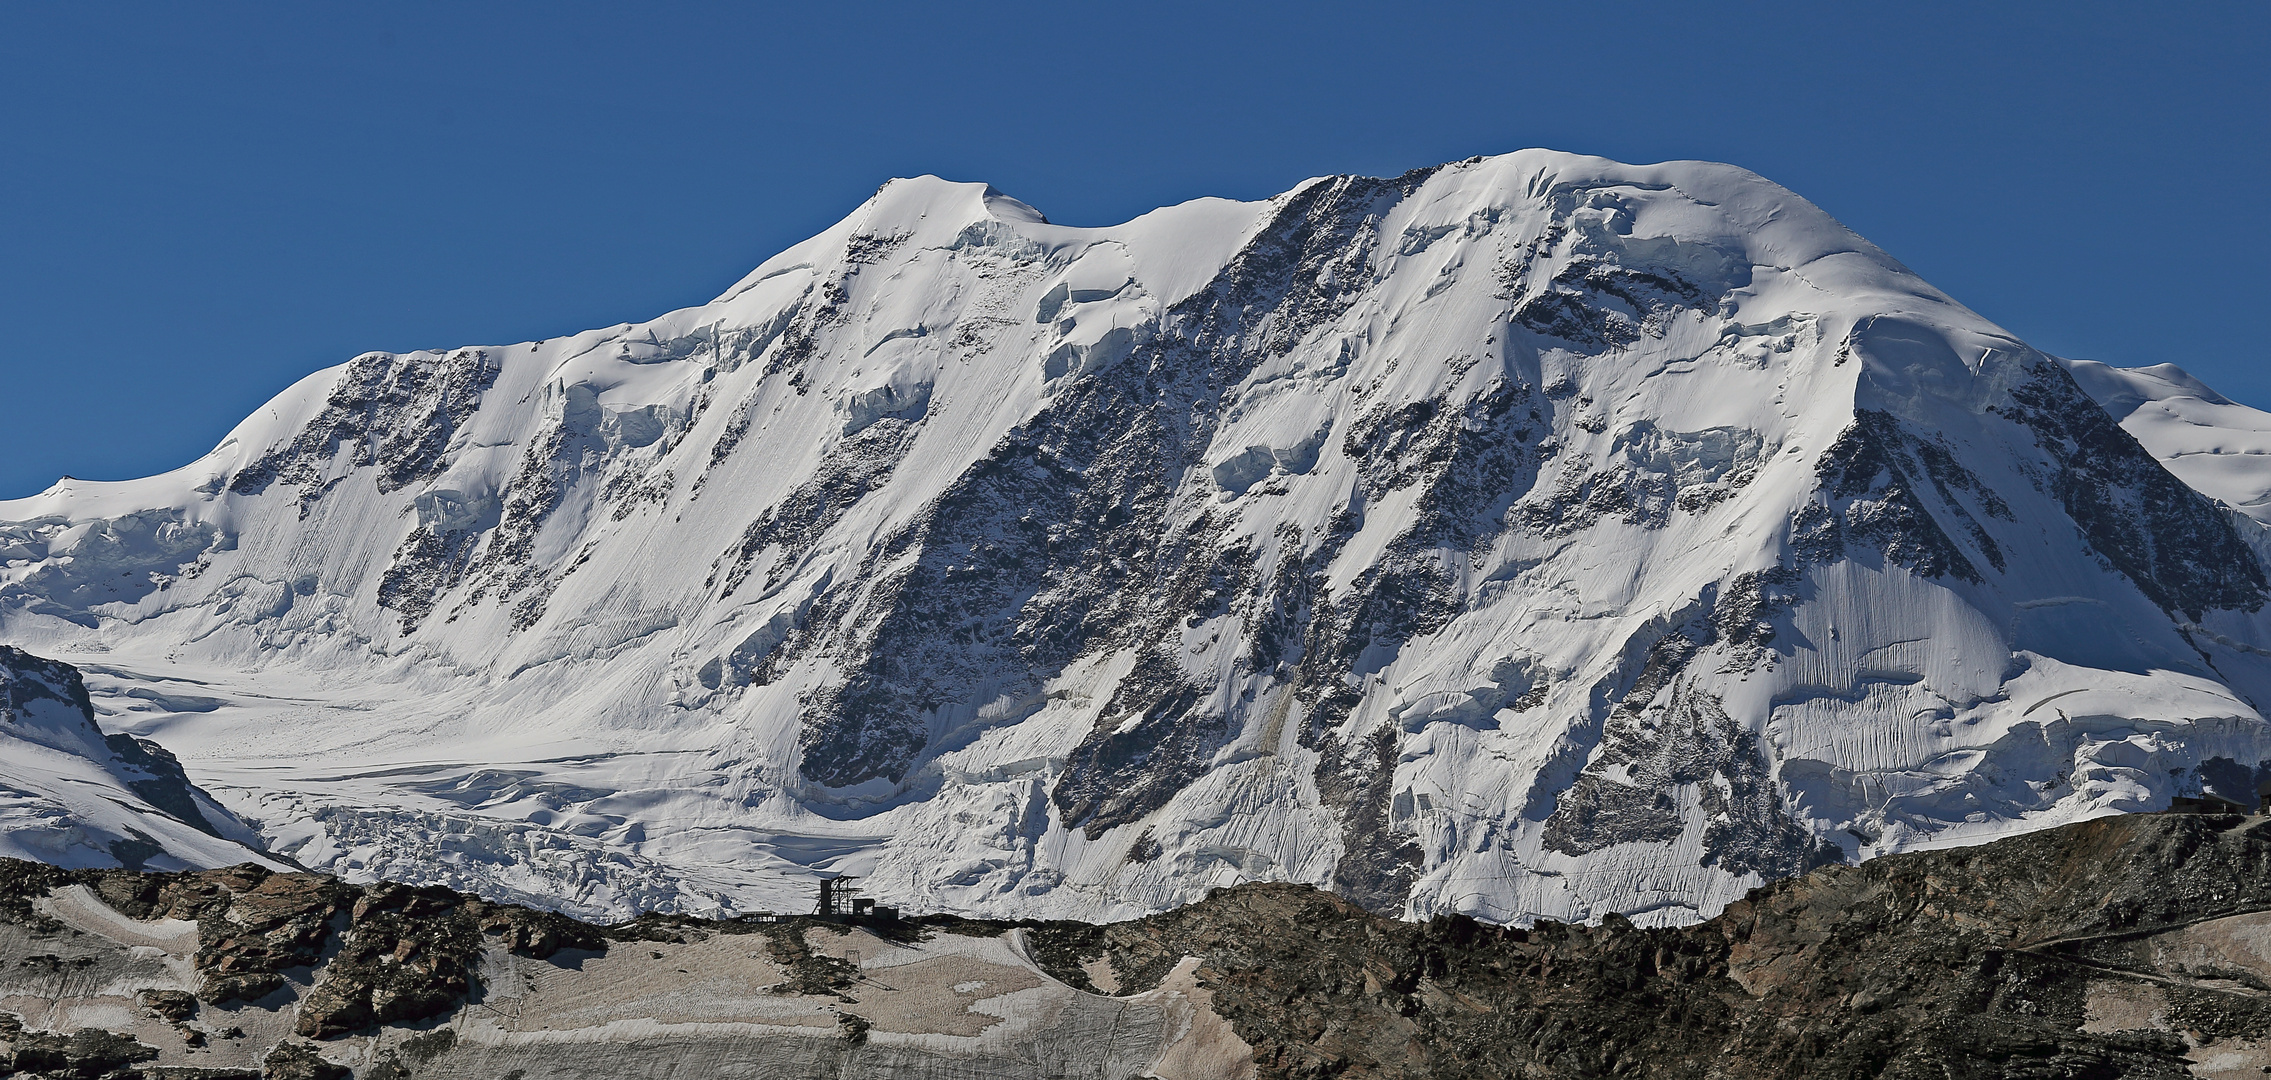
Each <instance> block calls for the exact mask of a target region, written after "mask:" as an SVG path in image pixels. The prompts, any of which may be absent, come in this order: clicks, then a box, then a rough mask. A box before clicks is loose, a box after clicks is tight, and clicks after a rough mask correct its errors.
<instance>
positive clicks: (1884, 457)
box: [1790, 409, 2228, 584]
mask: <svg viewBox="0 0 2271 1080" xmlns="http://www.w3.org/2000/svg"><path fill="white" fill-rule="evenodd" d="M2099 414H2100V415H2101V416H2102V415H2103V414H2104V413H2103V410H2099ZM2109 422H2110V421H2109ZM2116 430H2119V429H2116ZM2123 437H2124V438H2127V436H2126V435H2124V436H2123ZM2132 445H2134V442H2132ZM2140 453H2142V451H2140ZM2147 460H2148V461H2150V460H2151V459H2149V458H2148V459H2147ZM2154 467H2155V468H2156V469H2157V468H2159V466H2158V465H2157V464H2155V465H2154ZM1816 471H1818V472H1819V473H1820V474H1821V478H1822V494H1823V495H1824V496H1826V497H1827V498H1829V499H1830V500H1832V504H1831V505H1832V507H1833V509H1832V510H1831V511H1830V513H1829V514H1828V515H1826V516H1821V517H1816V516H1811V515H1809V514H1808V512H1807V511H1804V510H1801V511H1800V517H1801V518H1803V519H1804V520H1800V521H1793V522H1792V523H1791V530H1790V531H1791V535H1792V538H1793V542H1794V546H1796V547H1798V548H1799V549H1800V552H1801V554H1802V557H1804V558H1806V559H1807V561H1809V562H1827V561H1830V560H1832V559H1835V558H1837V557H1838V556H1839V555H1842V554H1843V553H1844V550H1845V545H1846V544H1847V543H1864V544H1868V545H1870V546H1872V547H1875V548H1876V549H1877V550H1879V551H1882V552H1884V555H1885V558H1886V559H1888V560H1890V561H1892V562H1895V563H1898V564H1900V565H1902V566H1905V567H1908V568H1909V569H1911V570H1914V571H1916V572H1917V573H1919V574H1922V575H1924V576H1926V577H1943V576H1953V577H1958V578H1961V579H1963V580H1965V581H1969V582H1973V583H1975V584H1976V583H1977V582H1978V581H1979V580H1980V577H1979V569H1978V567H1977V566H1976V565H1975V564H1973V562H1972V560H1971V558H1970V557H1969V556H1968V555H1966V554H1965V553H1964V551H1963V549H1962V548H1961V547H1960V546H1958V545H1957V544H1956V542H1955V541H1954V540H1953V539H1952V538H1950V537H1949V536H1948V533H1947V531H1946V530H1945V529H1942V528H1941V527H1940V520H1939V518H1938V517H1937V516H1935V515H1934V514H1933V512H1932V510H1931V508H1929V507H1927V506H1926V505H1925V501H1924V499H1925V496H1924V494H1923V493H1922V489H1921V487H1920V485H1919V484H1918V480H1917V478H1918V477H1923V478H1924V479H1925V480H1927V481H1929V482H1930V484H1931V486H1932V487H1931V490H1932V493H1933V494H1936V495H1938V496H1939V507H1940V509H1941V511H1942V512H1943V513H1945V514H1947V515H1948V516H1950V517H1953V518H1955V519H1956V520H1957V521H1958V522H1960V523H1962V525H1963V526H1964V531H1965V533H1966V534H1967V535H1968V536H1969V537H1970V539H1971V541H1972V544H1973V546H1974V548H1975V549H1976V550H1977V551H1978V553H1979V554H1980V555H1981V556H1982V557H1984V558H1985V559H1986V560H1987V562H1988V564H1989V565H1991V566H1993V567H1994V568H1995V569H1997V570H2001V569H2003V566H2004V559H2003V552H2002V549H2000V548H1998V547H1997V546H1996V544H1995V541H1994V540H1993V539H1992V538H1990V537H1989V536H1988V535H1987V530H1986V529H1984V528H1982V527H1981V526H1980V524H1979V521H1978V519H1977V518H1975V517H1973V516H1972V512H1971V510H1970V509H1968V508H1966V507H1965V505H1964V504H1963V502H1962V501H1960V500H1958V499H1957V497H1956V494H1955V493H1956V492H1957V491H1962V492H1964V493H1965V494H1966V495H1968V496H1970V497H1971V498H1972V499H1973V500H1974V501H1975V502H1976V503H1977V504H1978V505H1979V506H1980V508H1981V511H1982V512H1984V513H1988V514H1992V515H1994V516H1997V517H2003V518H2008V517H2010V510H2009V509H2008V508H2007V507H2006V506H2005V505H2004V503H2003V500H2002V499H2001V498H2000V497H1998V496H1997V495H1996V494H1995V493H1994V492H1992V491H1989V490H1987V488H1986V486H1985V485H1983V484H1981V483H1979V479H1978V477H1976V476H1974V475H1972V473H1971V471H1970V470H1969V469H1966V468H1964V467H1963V465H1962V464H1960V463H1958V462H1957V461H1956V460H1955V457H1954V455H1953V454H1952V453H1951V452H1950V451H1949V450H1948V449H1947V448H1946V447H1943V446H1940V445H1938V444H1936V443H1933V442H1930V441H1927V440H1925V439H1923V438H1922V437H1920V436H1917V435H1915V434H1914V433H1912V432H1910V431H1909V430H1908V428H1907V426H1906V425H1904V424H1903V423H1901V421H1900V420H1899V419H1898V418H1897V417H1894V416H1893V415H1892V414H1891V413H1885V412H1877V411H1874V410H1870V409H1863V410H1861V411H1860V412H1859V413H1857V414H1856V415H1855V416H1854V418H1853V426H1851V427H1849V428H1847V429H1845V432H1844V434H1841V435H1839V436H1838V437H1837V441H1836V442H1835V443H1833V444H1831V445H1830V448H1829V451H1828V452H1827V453H1825V454H1823V455H1822V459H1821V462H1820V463H1819V464H1818V465H1817V466H1816ZM2162 475H2163V476H2166V475H2168V474H2167V473H2166V472H2163V473H2162ZM2171 482H2172V483H2173V482H2174V480H2173V478H2172V480H2171ZM2227 528H2228V527H2227Z"/></svg>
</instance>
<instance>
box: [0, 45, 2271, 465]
mask: <svg viewBox="0 0 2271 1080" xmlns="http://www.w3.org/2000/svg"><path fill="white" fill-rule="evenodd" d="M382 7H383V8H384V9H385V10H383V11H382V10H377V9H379V8H382ZM2266 55H2271V5H2264V4H2260V3H2256V4H2236V3H2235V4H2213V3H2209V4H2189V5H2142V4H2119V5H2116V4H2094V3H2080V4H2056V5H2053V4H2039V5H2020V4H1994V3H1976V2H1974V3H1963V4H1947V5H1930V4H1900V5H1895V4H1870V5H1861V4H1820V3H1809V4H1728V5H1718V6H1712V5H1704V4H1694V3H1688V4H1650V3H1623V4H1615V5H1608V4H1583V3H1567V2H1560V3H1554V4H1508V3H1496V4H1467V3H1441V4H1347V3H1306V4H1294V3H1252V4H1236V3H1225V2H1215V3H1144V4H1119V5H1101V4H1081V3H1071V2H1059V3H1051V4H1037V3H1036V4H995V5H987V6H983V7H980V6H978V5H945V4H920V5H918V4H838V5H799V6H794V7H790V6H780V7H772V6H765V5H756V4H732V5H728V4H657V3H643V4H638V5H618V4H575V3H542V4H534V3H531V4H514V3H493V2H484V3H476V4H466V3H451V4H432V5H417V4H404V3H396V4H388V5H355V6H352V7H350V6H348V5H343V4H292V5H286V4H275V3H260V4H230V3H205V4H198V5H183V4H163V5H160V4H149V5H135V4H83V5H82V4H68V5H66V4H33V3H19V4H11V5H7V6H6V7H4V8H0V328H4V329H0V498H7V497H14V496H20V495H27V494H31V493H33V492H36V491H38V490H40V489H42V488H44V487H46V486H47V485H48V484H49V483H50V482H51V481H52V480H54V479H55V478H56V477H57V476H58V475H60V474H64V473H69V474H72V475H76V476H81V477H88V478H101V479H116V478H123V477H127V476H134V475H141V474H146V473H151V472H157V471H162V470H165V469H169V468H172V467H175V466H178V465H180V464H183V463H186V462H187V461H189V460H191V459H193V458H195V457H196V456H198V455H199V454H201V453H203V452H204V451H205V450H207V449H209V448H210V447H211V446H212V445H213V444H214V443H215V442H216V441H217V440H218V439H219V438H220V436H221V435H222V434H223V433H225V432H226V431H227V430H228V429H229V428H230V427H231V426H233V425H234V424H235V423H236V421H237V420H239V419H240V418H242V417H243V416H244V415H246V414H247V413H249V412H250V411H251V410H252V409H254V408H255V407H257V406H258V405H259V404H260V403H261V402H262V401H264V400H265V399H267V398H268V397H269V396H271V395H272V394H274V393H275V392H276V391H278V390H280V389H282V388H283V387H284V386H286V385H288V384H290V383H291V382H292V381H293V380H295V379H297V378H298V377H300V376H302V375H304V374H306V373H308V372H310V371H313V370H315V369H317V368H320V367H325V366H328V365H331V364H335V363H338V362H341V361H343V360H345V359H347V358H349V357H351V356H353V355H355V354H356V353H359V352H362V351H365V350H369V349H392V350H408V349H413V348H421V347H447V346H454V345H465V344H489V343H502V342H512V341H520V340H525V339H532V338H541V337H550V336H556V335H559V334H563V333H569V332H573V331H576V330H579V329H583V328H587V327H591V326H599V325H606V324H611V323H615V322H621V321H626V320H639V319H645V318H649V317H652V316H654V315H657V314H660V313H662V312H664V311H666V310H669V309H671V308H675V307H680V306H684V305H687V304H694V303H699V302H702V301H705V300H707V299H709V298H710V297H711V296H713V295H714V294H715V293H717V292H718V291H719V290H721V289H722V288H723V287H724V286H726V285H727V284H729V283H731V282H732V281H733V280H734V279H735V278H737V277H739V276H740V275H741V274H742V273H744V272H745V271H747V270H748V269H749V268H751V267H752V266H754V265H756V264H757V263H758V262H759V261H761V260H762V259H764V258H765V257H766V256H767V255H769V254H772V253H773V252H775V251H778V250H779V249H781V248H783V247H785V246H787V245H788V244H791V243H793V242H795V241H797V240H799V239H802V238H803V237H805V236H808V235H810V234H811V233H813V232H815V231H817V230H819V229H821V228H824V227H825V226H827V225H828V224H829V223H831V222H833V221H834V220H836V219H837V218H840V217H842V216H843V215H844V214H846V213H848V212H850V211H851V210H852V209H853V208H854V207H855V206H857V205H858V204H859V203H860V201H861V200H863V199H864V198H866V196H867V195H868V194H869V193H870V192H872V191H873V190H874V189H875V187H876V186H877V185H878V184H879V183H881V182H882V181H883V180H885V179H887V178H889V177H892V176H902V175H913V174H918V173H926V172H928V173H937V174H939V175H942V176H946V177H949V178H952V179H957V180H985V181H988V182H991V183H992V184H994V185H995V186H996V187H998V188H1001V189H1002V190H1004V191H1006V192H1008V193H1010V194H1013V195H1016V196H1017V197H1019V198H1021V199H1024V200H1025V201H1027V202H1030V203H1032V204H1033V205H1035V206H1037V207H1039V208H1040V209H1041V210H1043V211H1044V212H1046V213H1047V214H1049V216H1050V217H1051V218H1052V219H1053V220H1056V221H1060V222H1064V223H1067V224H1076V225H1096V224H1105V223H1110V222H1116V221H1121V220H1125V219H1126V218H1129V217H1132V216H1134V215H1136V214H1139V213H1141V212H1143V211H1145V210H1147V209H1150V208H1152V207H1154V206H1158V205H1162V204H1166V203H1172V202H1177V201H1180V200H1183V199H1188V198H1193V197H1196V196H1200V195H1224V196H1231V197H1238V198H1259V197H1264V196H1268V195H1271V194H1274V193H1276V192H1278V191H1281V190H1284V189H1285V188H1288V187H1290V186H1292V185H1293V184H1295V183H1296V182H1298V181H1300V180H1302V179H1303V178H1305V177H1309V176H1315V175H1320V174H1326V173H1339V172H1357V173H1369V174H1375V175H1381V174H1393V173H1398V172H1401V171H1403V170H1406V169H1409V168H1414V167H1417V166H1423V165H1430V164H1434V163H1437V162H1441V161H1447V160H1453V159H1457V158H1463V157H1468V156H1472V155H1475V154H1487V153H1498V152H1502V151H1507V150H1513V149H1517V148H1520V147H1524V146H1550V147H1555V148H1558V149H1563V150H1571V151H1578V152H1583V153H1593V154H1601V155H1605V156H1608V157H1612V158H1618V159H1621V160H1625V161H1658V160H1664V159H1670V158H1710V159H1714V160H1720V161H1729V162H1734V163H1736V164H1739V165H1743V166H1745V167H1747V168H1751V169H1754V170H1756V171H1758V172H1760V173H1763V174H1765V175H1766V176H1768V177H1769V178H1772V179H1774V180H1776V181H1779V182H1781V183H1782V184H1784V185H1787V186H1789V187H1790V188H1792V189H1794V190H1796V191H1798V192H1799V193H1800V194H1802V195H1805V196H1806V197H1808V198H1810V199H1812V200H1814V201H1815V202H1816V203H1818V204H1820V205H1821V206H1822V207H1824V208H1825V209H1827V210H1828V211H1829V212H1830V213H1831V214H1833V215H1835V216H1837V217H1838V218H1839V219H1840V220H1842V221H1844V222H1845V223H1846V224H1848V225H1850V226H1852V227H1853V228H1854V229H1856V230H1858V231H1859V232H1861V233H1862V234H1864V235H1866V236H1868V237H1869V238H1871V239H1872V240H1875V241H1876V242H1877V243H1879V244H1881V245H1883V246H1884V247H1885V248H1887V249H1888V250H1890V251H1891V252H1892V253H1893V254H1894V255H1895V256H1897V257H1899V258H1900V259H1902V260H1903V261H1904V262H1906V263H1907V264H1908V265H1909V266H1911V267H1912V268H1914V269H1915V270H1917V271H1918V272H1919V273H1921V274H1923V275H1924V277H1926V278H1927V279H1928V280H1930V281H1932V282H1934V283H1936V284H1938V285H1939V286H1940V287H1941V288H1943V289H1946V290H1947V291H1948V292H1950V293H1952V294H1953V295H1954V296H1956V298H1957V299H1959V300H1962V301H1964V302H1966V303H1968V304H1970V305H1971V306H1972V307H1974V308H1976V309H1977V310H1979V311H1980V312H1982V313H1984V314H1985V315H1987V316H1988V317H1989V318H1992V319H1995V320H1996V321H1998V322H2001V323H2002V324H2004V325H2005V326H2007V327H2009V328H2010V329H2012V330H2013V331H2015V332H2017V333H2018V334H2020V335H2021V336H2023V337H2025V338H2027V339H2028V340H2029V341H2031V342H2033V343H2034V344H2036V345H2038V346H2040V347H2042V348H2045V349H2048V350H2051V351H2053V352H2059V353H2063V354H2066V355H2071V356H2088V357H2094V358H2098V359H2103V360H2107V361H2110V362H2113V363H2118V364H2126V365H2135V364H2148V363H2158V362H2163V361H2173V362H2176V363H2179V364H2182V365H2184V366H2185V367H2187V368H2190V369H2192V370H2193V371H2194V372H2195V373H2196V374H2199V375H2200V376H2202V377H2203V378H2205V379H2207V380H2208V381H2209V382H2210V383H2211V384H2212V385H2215V386H2217V387H2219V388H2221V389H2223V390H2224V392H2225V393H2227V394H2229V395H2231V396H2232V397H2235V398H2238V399H2240V400H2243V401H2248V402H2251V403H2255V404H2271V370H2267V369H2266V367H2265V365H2264V360H2265V358H2266V356H2265V348H2264V345H2263V342H2262V339H2261V337H2260V335H2259V332H2258V326H2259V324H2260V323H2261V321H2262V319H2263V315H2264V313H2265V310H2266V303H2265V297H2266V294H2267V292H2271V270H2267V269H2266V255H2267V254H2271V208H2267V207H2271V199H2267V198H2266V195H2265V191H2264V187H2265V182H2266V180H2267V179H2271V119H2267V117H2271V78H2267V77H2266V76H2265V74H2264V72H2263V66H2264V63H2265V61H2264V57H2265V56H2266Z"/></svg>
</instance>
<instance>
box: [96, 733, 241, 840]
mask: <svg viewBox="0 0 2271 1080" xmlns="http://www.w3.org/2000/svg"><path fill="white" fill-rule="evenodd" d="M103 744H104V745H106V746H108V747H110V749H111V752H112V753H114V754H117V755H118V760H120V761H123V762H125V763H126V764H127V765H128V766H130V767H132V768H134V769H137V770H140V771H142V772H145V773H148V774H149V778H148V779H145V780H130V781H128V782H127V784H126V786H127V788H128V789H129V790H131V791H133V792H134V794H136V795H140V796H141V797H142V798H143V799H144V800H145V801H147V802H148V803H149V804H150V805H152V806H155V807H157V808H158V809H160V810H163V811H165V812H166V813H168V814H171V815H173V816H174V817H176V818H178V819H180V820H181V821H182V822H183V823H185V824H188V825H192V826H195V827H196V828H197V830H198V831H199V832H206V833H211V834H212V835H214V836H219V835H221V831H220V830H219V829H216V828H214V827H213V823H212V822H210V821H207V820H205V811H203V810H200V809H198V806H197V799H196V797H195V796H194V795H193V794H192V791H193V790H194V789H193V788H192V786H191V785H190V783H189V774H188V773H186V772H183V771H182V768H181V760H180V759H178V758H176V757H174V756H173V752H172V751H170V750H167V749H166V748H165V747H163V746H159V745H158V744H157V743H154V742H151V741H150V740H148V739H138V738H135V737H134V736H132V735H126V734H118V735H105V736H103Z"/></svg>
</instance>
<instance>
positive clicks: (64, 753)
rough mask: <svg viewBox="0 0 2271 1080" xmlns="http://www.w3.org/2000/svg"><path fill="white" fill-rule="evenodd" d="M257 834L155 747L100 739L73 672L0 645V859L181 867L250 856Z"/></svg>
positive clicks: (253, 858)
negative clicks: (199, 788)
mask: <svg viewBox="0 0 2271 1080" xmlns="http://www.w3.org/2000/svg"><path fill="white" fill-rule="evenodd" d="M259 843H260V838H259V834H257V833H256V832H254V831H253V830H252V829H251V828H250V827H248V826H246V825H245V823H244V822H241V821H238V820H237V819H236V818H235V817H234V816H232V815H231V814H230V813H229V812H228V811H227V810H225V809H223V808H222V807H221V806H220V805H219V804H217V803H215V802H214V801H213V799H212V797H211V796H209V795H207V794H205V793H204V792H202V791H199V790H197V787H196V786H195V785H193V784H191V783H190V782H189V778H188V777H187V776H186V775H184V774H183V772H182V768H181V764H180V763H179V762H177V761H176V760H174V757H173V755H172V754H169V753H167V752H166V750H165V748H164V747H162V746H159V745H158V744H157V743H154V742H151V741H149V740H147V739H137V738H135V737H134V736H132V735H108V736H106V735H104V734H103V733H102V729H100V728H98V727H96V726H95V713H94V706H93V705H92V704H91V703H90V702H89V700H88V697H87V688H86V686H85V685H84V683H82V681H81V680H80V677H79V673H78V671H76V670H75V669H73V668H72V667H71V666H70V665H68V664H59V663H56V662H55V661H52V660H43V659H41V658H39V657H36V656H32V655H30V654H28V653H25V652H24V651H23V650H21V649H16V648H11V647H9V646H6V645H0V856H6V857H8V858H13V859H32V860H36V861H39V862H45V863H53V864H55V865H58V866H67V867H110V866H127V867H132V868H134V869H142V868H144V867H148V868H150V869H153V870H180V869H186V868H188V867H192V866H199V867H204V866H229V865H233V864H236V863H243V862H255V863H261V864H264V865H266V866H269V867H271V868H281V867H280V864H278V863H276V862H275V861H273V860H270V859H267V858H264V857H262V856H261V855H260V854H259V853H257V852H256V851H255V850H254V849H255V848H257V847H258V846H259Z"/></svg>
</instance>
